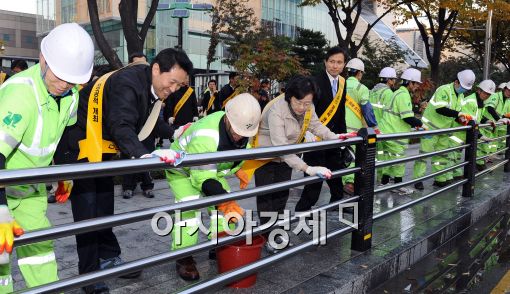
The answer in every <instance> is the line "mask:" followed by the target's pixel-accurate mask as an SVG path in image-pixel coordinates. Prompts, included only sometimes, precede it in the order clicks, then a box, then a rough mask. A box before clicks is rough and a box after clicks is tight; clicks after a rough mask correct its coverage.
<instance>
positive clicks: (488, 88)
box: [478, 80, 496, 94]
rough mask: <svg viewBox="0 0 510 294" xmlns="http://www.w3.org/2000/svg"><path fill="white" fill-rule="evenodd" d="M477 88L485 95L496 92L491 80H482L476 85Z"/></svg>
mask: <svg viewBox="0 0 510 294" xmlns="http://www.w3.org/2000/svg"><path fill="white" fill-rule="evenodd" d="M478 88H480V90H482V91H484V92H485V93H487V94H494V92H496V84H495V83H494V82H493V81H492V80H483V81H481V82H480V84H478Z"/></svg>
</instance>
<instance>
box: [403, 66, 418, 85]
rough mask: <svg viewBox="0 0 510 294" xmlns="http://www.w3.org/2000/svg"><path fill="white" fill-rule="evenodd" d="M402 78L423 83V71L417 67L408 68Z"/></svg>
mask: <svg viewBox="0 0 510 294" xmlns="http://www.w3.org/2000/svg"><path fill="white" fill-rule="evenodd" d="M400 78H401V79H402V80H406V81H410V82H417V83H420V84H421V71H419V70H417V69H416V68H408V69H406V70H404V72H403V73H402V75H401V76H400Z"/></svg>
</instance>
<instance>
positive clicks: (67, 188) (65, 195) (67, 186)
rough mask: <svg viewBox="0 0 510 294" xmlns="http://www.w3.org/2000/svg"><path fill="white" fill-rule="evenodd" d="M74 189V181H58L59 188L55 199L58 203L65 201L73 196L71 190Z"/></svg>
mask: <svg viewBox="0 0 510 294" xmlns="http://www.w3.org/2000/svg"><path fill="white" fill-rule="evenodd" d="M72 189H73V181H58V188H57V191H55V199H57V202H58V203H65V202H66V201H67V199H69V196H71V190H72Z"/></svg>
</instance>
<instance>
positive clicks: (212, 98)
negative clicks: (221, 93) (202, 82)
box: [205, 94, 216, 112]
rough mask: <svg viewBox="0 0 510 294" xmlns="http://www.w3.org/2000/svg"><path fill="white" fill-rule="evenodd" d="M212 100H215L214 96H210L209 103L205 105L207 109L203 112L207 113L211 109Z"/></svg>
mask: <svg viewBox="0 0 510 294" xmlns="http://www.w3.org/2000/svg"><path fill="white" fill-rule="evenodd" d="M214 99H216V94H211V96H210V98H209V103H208V104H207V109H206V110H205V111H206V112H207V111H209V109H211V107H212V106H213V103H214Z"/></svg>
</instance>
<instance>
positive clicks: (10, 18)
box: [0, 10, 39, 69]
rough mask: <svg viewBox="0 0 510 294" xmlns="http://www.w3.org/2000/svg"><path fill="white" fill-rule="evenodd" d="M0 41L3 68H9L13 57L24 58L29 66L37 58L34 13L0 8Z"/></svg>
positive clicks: (37, 47)
mask: <svg viewBox="0 0 510 294" xmlns="http://www.w3.org/2000/svg"><path fill="white" fill-rule="evenodd" d="M0 42H1V45H0V57H1V58H2V67H3V68H4V69H6V68H10V66H11V61H12V60H14V59H24V60H26V61H27V63H28V64H29V66H30V65H33V64H34V63H35V60H37V59H38V58H39V44H38V41H37V37H36V15H35V14H29V13H20V12H13V11H6V10H0ZM2 46H3V47H2ZM2 49H3V50H2Z"/></svg>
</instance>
